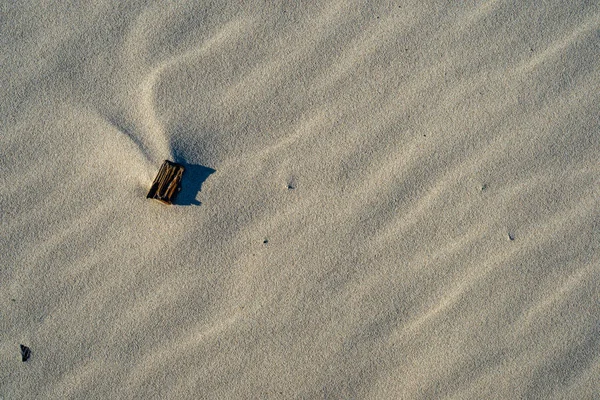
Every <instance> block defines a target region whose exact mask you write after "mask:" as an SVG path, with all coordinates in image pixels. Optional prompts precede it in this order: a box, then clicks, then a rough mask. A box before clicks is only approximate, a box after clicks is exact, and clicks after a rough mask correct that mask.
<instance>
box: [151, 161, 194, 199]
mask: <svg viewBox="0 0 600 400" xmlns="http://www.w3.org/2000/svg"><path fill="white" fill-rule="evenodd" d="M184 170H185V168H184V167H183V165H181V164H177V163H174V162H171V161H168V160H165V162H164V163H163V164H162V165H161V166H160V170H159V171H158V174H157V175H156V178H154V182H153V183H152V187H151V188H150V191H149V192H148V195H147V196H146V197H147V198H149V199H155V200H158V201H161V202H163V203H165V204H173V200H175V196H177V193H179V190H181V187H180V184H181V177H182V176H183V171H184Z"/></svg>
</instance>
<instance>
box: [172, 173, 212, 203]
mask: <svg viewBox="0 0 600 400" xmlns="http://www.w3.org/2000/svg"><path fill="white" fill-rule="evenodd" d="M181 165H183V166H184V167H185V175H184V176H183V178H182V179H181V192H179V194H178V195H177V200H176V201H174V202H173V204H175V205H178V206H199V205H200V204H201V203H200V202H199V201H198V200H197V199H196V197H197V196H198V193H200V191H201V190H202V184H203V183H204V182H205V181H206V179H208V177H209V176H210V175H212V174H213V173H214V172H216V171H215V170H214V169H212V168H209V167H205V166H203V165H199V164H187V163H185V162H181Z"/></svg>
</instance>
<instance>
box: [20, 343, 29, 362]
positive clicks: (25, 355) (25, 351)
mask: <svg viewBox="0 0 600 400" xmlns="http://www.w3.org/2000/svg"><path fill="white" fill-rule="evenodd" d="M20 346H21V360H22V361H23V362H25V361H27V360H29V357H31V349H30V348H29V347H27V346H25V345H20Z"/></svg>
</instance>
